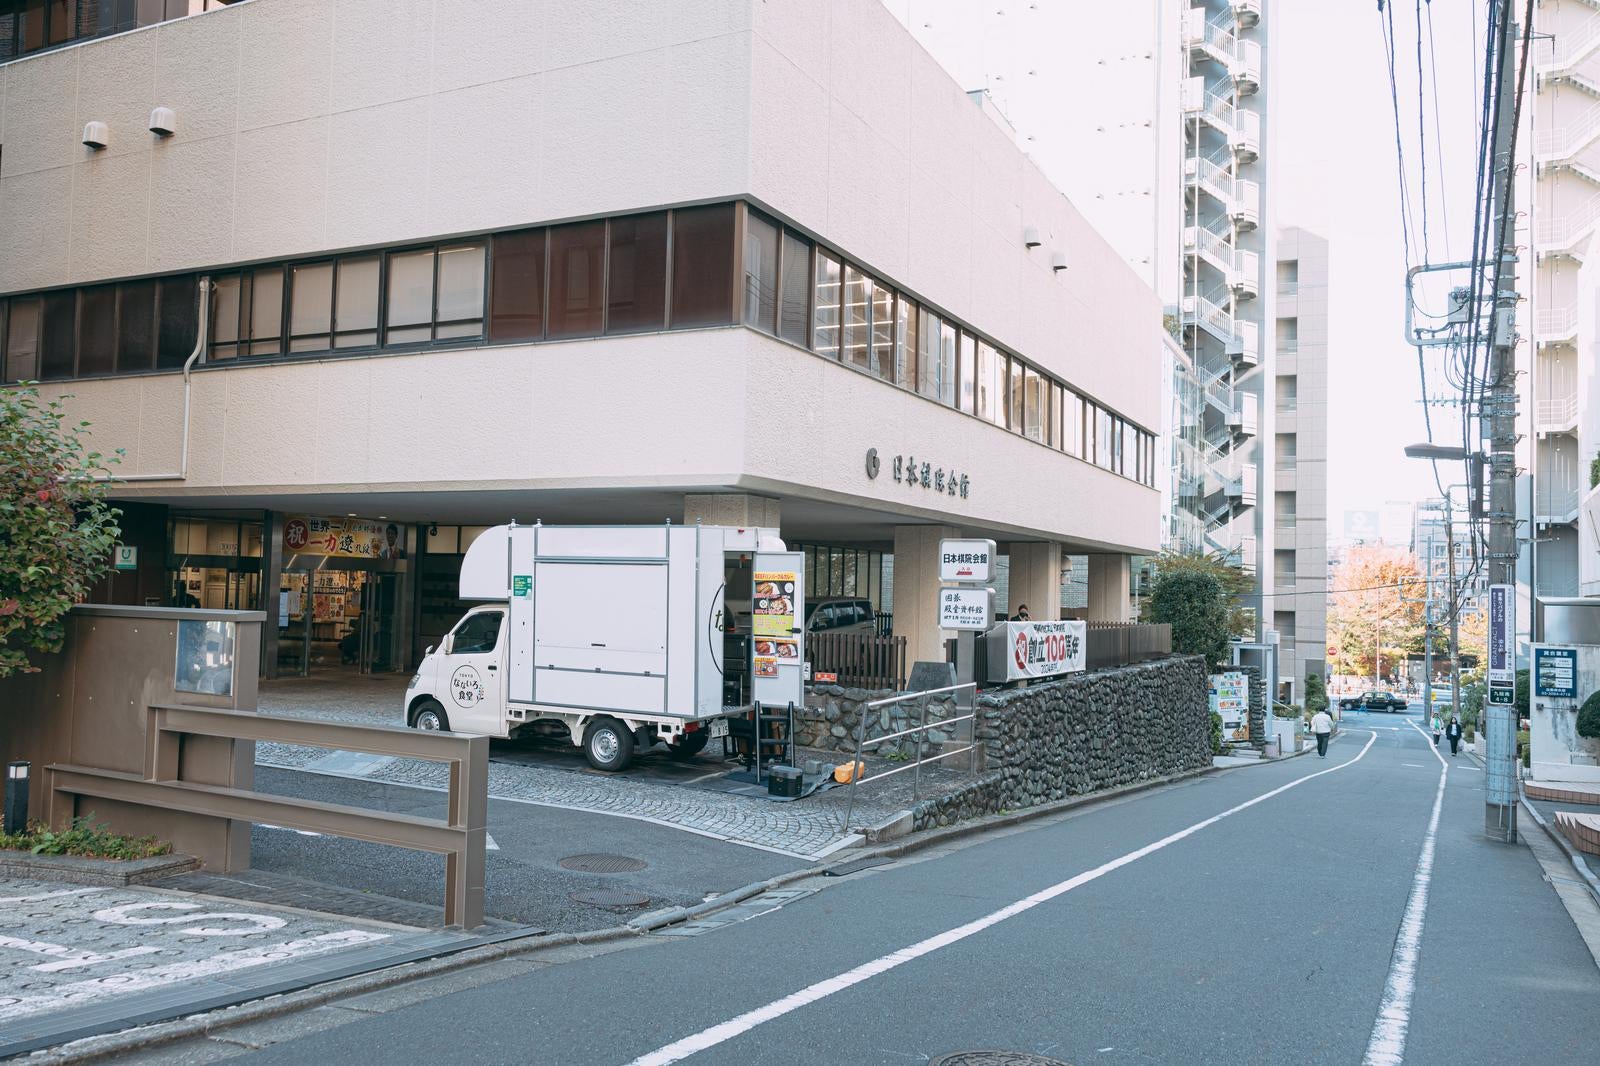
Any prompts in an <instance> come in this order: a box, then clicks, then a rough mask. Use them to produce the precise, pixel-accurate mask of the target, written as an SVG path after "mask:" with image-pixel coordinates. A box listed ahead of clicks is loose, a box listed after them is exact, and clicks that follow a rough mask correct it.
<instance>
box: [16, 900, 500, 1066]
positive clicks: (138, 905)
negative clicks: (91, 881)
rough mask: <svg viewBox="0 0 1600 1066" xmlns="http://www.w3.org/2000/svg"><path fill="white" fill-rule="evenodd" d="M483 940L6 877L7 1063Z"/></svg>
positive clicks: (266, 907) (267, 908)
mask: <svg viewBox="0 0 1600 1066" xmlns="http://www.w3.org/2000/svg"><path fill="white" fill-rule="evenodd" d="M483 940H484V938H483V937H482V936H474V935H471V934H466V933H461V932H456V931H438V930H428V929H417V928H412V927H407V926H402V925H394V924H388V923H380V922H374V921H357V920H351V919H348V918H341V917H335V916H332V915H322V914H314V913H311V912H306V911H298V910H293V909H290V908H285V907H274V906H269V905H264V904H259V903H240V902H238V901H236V900H219V899H216V898H213V897H208V896H201V895H196V894H193V893H188V892H174V891H170V890H163V889H155V888H148V887H137V888H79V887H72V886H65V885H60V884H55V883H45V882H39V881H24V880H15V879H6V880H0V1058H6V1057H8V1056H11V1055H18V1054H22V1053H24V1052H27V1051H30V1050H34V1049H36V1048H41V1047H47V1046H50V1045H53V1044H59V1043H63V1042H65V1041H67V1040H74V1039H78V1038H79V1037H83V1036H89V1035H93V1034H95V1033H104V1032H112V1031H115V1030H120V1029H127V1028H130V1027H132V1026H135V1025H141V1024H145V1023H148V1022H152V1021H158V1020H162V1019H166V1018H173V1017H178V1016H180V1015H184V1014H191V1013H194V1012H196V1011H201V1010H209V1009H212V1008H214V1007H218V1006H222V1005H226V1004H230V1003H236V1002H239V1001H241V1000H245V999H256V998H260V997H262V996H269V995H275V994H278V993H281V992H286V991H290V990H293V989H297V988H303V987H305V986H307V985H311V984H315V983H318V982H321V981H327V980H332V979H334V978H337V977H343V976H348V975H350V974H355V973H362V972H365V971H368V970H375V969H380V968H382V967H386V966H394V965H397V964H399V963H402V962H407V961H411V960H414V959H419V958H426V957H429V956H433V955H437V954H439V953H441V952H444V951H450V950H455V949H458V948H463V947H468V946H471V945H474V944H478V943H482V942H483Z"/></svg>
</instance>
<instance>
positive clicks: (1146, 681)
mask: <svg viewBox="0 0 1600 1066" xmlns="http://www.w3.org/2000/svg"><path fill="white" fill-rule="evenodd" d="M1206 682H1207V676H1206V667H1205V661H1204V660H1203V659H1201V658H1200V657H1198V656H1175V657H1173V658H1169V659H1162V660H1158V661H1155V662H1148V663H1139V664H1136V665H1133V666H1124V667H1118V668H1116V669H1112V670H1101V671H1097V672H1095V673H1092V674H1082V675H1079V676H1077V677H1071V678H1067V679H1065V680H1061V681H1053V682H1047V683H1045V684H1042V685H1034V686H1031V687H1029V688H1024V689H1011V690H1006V691H1001V692H992V693H988V694H985V695H983V696H981V697H979V700H978V714H979V720H978V740H979V742H980V743H981V744H982V749H981V752H982V756H983V757H982V759H981V760H980V765H981V767H982V769H981V770H980V773H979V776H978V777H977V779H976V780H974V781H972V782H970V783H969V784H966V785H962V786H960V787H959V788H956V789H953V790H951V791H950V792H947V793H945V794H944V795H941V796H935V797H932V798H930V799H927V800H924V801H923V802H921V803H919V804H918V805H917V807H916V808H915V809H914V810H913V812H912V829H913V830H914V831H915V830H921V829H927V828H932V827H934V826H941V825H951V824H954V823H955V822H959V821H962V820H964V819H968V818H974V817H978V816H979V815H984V814H992V813H994V812H997V811H1001V810H1018V809H1021V808H1023V807H1032V806H1035V805H1037V804H1041V803H1047V802H1049V801H1051V800H1058V799H1064V798H1066V797H1068V796H1078V795H1084V794H1086V793H1091V792H1099V791H1102V790H1104V789H1108V788H1114V787H1116V786H1118V785H1126V784H1132V783H1134V782H1136V781H1145V780H1149V779H1152V778H1159V777H1167V776H1169V775H1171V774H1176V773H1182V772H1183V771H1185V770H1196V769H1200V768H1203V767H1206V766H1210V765H1211V735H1210V705H1209V701H1208V699H1207V693H1206Z"/></svg>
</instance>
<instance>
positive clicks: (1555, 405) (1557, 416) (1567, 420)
mask: <svg viewBox="0 0 1600 1066" xmlns="http://www.w3.org/2000/svg"><path fill="white" fill-rule="evenodd" d="M1534 417H1535V418H1536V419H1537V421H1538V425H1539V428H1541V429H1543V428H1545V427H1558V428H1566V427H1569V426H1573V425H1576V424H1577V421H1578V397H1577V394H1575V393H1574V394H1573V395H1570V396H1564V397H1560V398H1558V399H1553V400H1539V401H1537V403H1535V405H1534Z"/></svg>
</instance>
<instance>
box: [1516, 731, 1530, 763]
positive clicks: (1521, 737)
mask: <svg viewBox="0 0 1600 1066" xmlns="http://www.w3.org/2000/svg"><path fill="white" fill-rule="evenodd" d="M1517 754H1518V755H1520V756H1521V757H1522V765H1523V766H1532V765H1533V745H1532V744H1531V743H1529V741H1528V731H1527V730H1526V729H1519V730H1517Z"/></svg>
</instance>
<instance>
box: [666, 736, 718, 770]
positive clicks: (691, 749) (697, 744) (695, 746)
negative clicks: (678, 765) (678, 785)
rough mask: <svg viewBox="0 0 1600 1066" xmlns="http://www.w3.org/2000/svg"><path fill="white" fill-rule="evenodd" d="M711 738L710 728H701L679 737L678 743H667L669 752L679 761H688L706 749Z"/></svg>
mask: <svg viewBox="0 0 1600 1066" xmlns="http://www.w3.org/2000/svg"><path fill="white" fill-rule="evenodd" d="M710 739H711V731H710V730H709V729H701V730H698V731H696V732H693V733H685V734H684V735H683V736H682V737H679V738H678V742H677V743H676V744H668V745H667V754H668V755H670V756H671V757H672V758H674V759H677V760H678V761H679V762H688V761H689V760H690V759H692V758H694V757H695V756H696V755H699V754H700V753H701V752H702V751H705V750H706V743H707V742H708V741H709V740H710Z"/></svg>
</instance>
